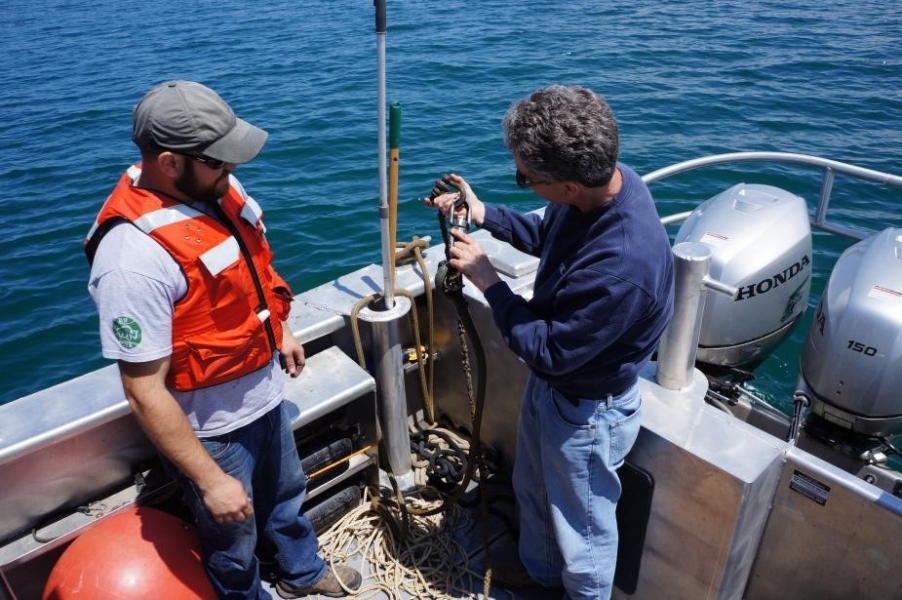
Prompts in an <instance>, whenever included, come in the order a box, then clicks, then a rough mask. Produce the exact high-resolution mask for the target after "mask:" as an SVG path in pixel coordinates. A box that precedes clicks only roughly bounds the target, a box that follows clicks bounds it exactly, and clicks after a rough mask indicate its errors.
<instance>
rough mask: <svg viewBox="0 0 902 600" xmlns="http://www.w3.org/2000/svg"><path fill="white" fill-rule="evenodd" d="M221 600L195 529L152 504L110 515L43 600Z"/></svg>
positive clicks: (54, 577)
mask: <svg viewBox="0 0 902 600" xmlns="http://www.w3.org/2000/svg"><path fill="white" fill-rule="evenodd" d="M126 598H128V599H129V600H141V599H147V600H151V599H153V600H159V599H160V598H166V599H167V600H208V599H209V600H216V592H215V591H214V590H213V586H212V585H211V584H210V580H209V579H208V578H207V574H206V572H205V571H204V567H203V565H202V564H201V560H200V542H199V541H198V539H197V533H196V532H195V530H194V527H193V526H192V525H189V524H188V523H186V522H185V521H182V520H181V519H179V518H177V517H174V516H173V515H171V514H169V513H166V512H163V511H161V510H157V509H155V508H150V507H146V506H141V507H134V508H130V509H127V510H124V511H123V512H121V513H118V514H116V515H113V516H111V517H107V518H105V519H103V520H102V521H100V522H99V523H97V524H96V525H94V526H93V527H91V528H90V529H89V530H87V531H86V532H85V533H83V534H81V535H80V536H79V537H78V538H76V540H75V541H74V542H72V544H70V545H69V547H68V548H66V550H65V552H63V554H62V556H60V559H59V560H58V561H57V563H56V565H55V566H54V567H53V570H52V571H51V572H50V577H49V579H48V580H47V585H46V586H45V587H44V594H43V596H42V599H43V600H71V599H84V600H114V599H115V600H119V599H122V600H125V599H126Z"/></svg>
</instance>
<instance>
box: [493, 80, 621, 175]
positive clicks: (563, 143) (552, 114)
mask: <svg viewBox="0 0 902 600" xmlns="http://www.w3.org/2000/svg"><path fill="white" fill-rule="evenodd" d="M502 129H503V131H504V143H505V144H506V145H507V147H508V149H509V150H510V151H511V153H512V154H513V155H514V156H515V157H517V158H518V159H519V160H520V162H521V163H522V164H523V165H524V167H526V168H528V169H529V170H530V171H531V172H532V174H533V175H535V176H536V177H538V178H540V179H545V180H548V181H576V182H578V183H581V184H583V185H585V186H588V187H598V186H603V185H607V183H608V182H609V181H610V180H611V177H612V176H613V175H614V169H615V167H616V164H617V157H618V154H619V152H620V138H619V134H618V131H617V121H616V119H614V113H613V112H612V111H611V107H610V106H608V103H607V102H605V99H604V98H603V97H602V96H600V95H599V94H596V93H595V92H593V91H592V90H590V89H587V88H584V87H580V86H565V85H551V86H548V87H544V88H540V89H538V90H536V91H534V92H533V93H531V94H530V95H529V96H527V97H526V98H524V99H522V100H520V101H518V102H515V103H514V104H513V105H512V106H511V107H510V109H508V111H507V114H506V115H504V120H503V122H502Z"/></svg>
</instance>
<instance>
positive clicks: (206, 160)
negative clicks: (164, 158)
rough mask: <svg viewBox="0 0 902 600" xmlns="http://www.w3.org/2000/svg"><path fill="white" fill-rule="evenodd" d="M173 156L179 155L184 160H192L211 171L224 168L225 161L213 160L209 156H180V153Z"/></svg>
mask: <svg viewBox="0 0 902 600" xmlns="http://www.w3.org/2000/svg"><path fill="white" fill-rule="evenodd" d="M175 154H180V155H181V156H184V157H186V158H190V159H192V160H196V161H197V162H199V163H201V164H204V165H207V166H208V167H210V168H211V169H221V168H223V167H224V166H226V164H227V163H226V161H224V160H218V159H215V158H210V157H209V156H203V155H200V154H182V153H181V152H176V153H175Z"/></svg>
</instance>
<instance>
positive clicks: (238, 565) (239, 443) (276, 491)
mask: <svg viewBox="0 0 902 600" xmlns="http://www.w3.org/2000/svg"><path fill="white" fill-rule="evenodd" d="M200 441H201V443H202V444H203V445H204V447H205V448H206V449H207V452H209V453H210V456H212V457H213V459H214V460H215V461H216V462H217V464H219V466H220V467H221V468H222V470H223V471H225V472H226V473H228V474H229V475H231V476H232V477H235V478H236V479H238V480H239V481H241V482H242V483H243V484H244V488H245V489H246V490H247V493H248V496H249V497H250V499H251V502H252V503H253V505H254V517H255V518H253V519H246V520H245V521H243V522H240V523H217V522H216V521H214V520H213V517H212V516H211V515H210V513H209V512H208V511H207V507H206V506H205V505H204V501H203V498H202V497H201V495H200V493H199V492H198V490H197V488H196V486H195V485H194V483H193V482H192V481H190V480H188V479H187V478H186V477H185V476H184V474H182V473H181V472H177V471H176V469H175V468H174V467H173V465H172V464H171V463H169V462H168V461H167V460H165V459H164V460H163V462H164V464H165V465H166V467H167V469H169V471H170V473H172V474H173V477H174V478H175V479H176V481H178V482H179V484H181V486H182V489H183V490H184V492H185V499H186V501H187V503H188V506H189V508H190V509H191V512H192V514H193V515H194V519H195V521H196V522H197V532H198V536H199V537H200V544H201V554H202V558H203V562H204V566H205V568H206V571H207V575H208V576H209V578H210V582H211V583H212V584H213V587H214V588H215V589H216V592H217V593H218V594H219V597H220V598H224V599H225V598H228V599H236V600H237V599H239V598H240V599H247V600H251V599H253V600H269V599H270V595H269V594H268V593H267V592H266V591H265V590H264V589H263V587H262V586H261V585H260V568H259V562H258V560H257V557H256V556H255V554H254V551H255V550H256V548H257V542H258V536H259V538H260V542H261V545H262V547H264V548H266V549H267V550H268V551H270V552H272V553H273V554H274V559H275V563H276V564H275V570H276V574H277V576H278V577H279V578H280V579H282V580H283V581H286V582H287V583H289V584H291V585H294V586H308V585H312V584H314V583H316V582H317V581H319V579H320V578H321V577H323V576H324V575H325V574H326V568H327V567H326V563H325V562H324V561H323V559H322V558H320V557H319V555H317V550H318V545H319V543H318V541H317V539H316V533H315V532H314V531H313V527H312V525H311V524H310V521H309V520H307V517H305V516H304V513H302V512H301V504H302V503H303V502H304V497H305V496H306V494H307V480H306V477H305V475H304V472H303V470H302V469H301V461H300V459H299V458H298V453H297V448H296V446H295V443H294V436H293V434H292V432H291V426H290V420H289V418H288V414H287V411H286V408H285V403H284V402H282V403H281V404H280V405H279V406H278V407H276V408H274V409H273V410H271V411H269V412H268V413H266V414H265V415H263V416H262V417H260V418H259V419H257V420H256V421H253V422H252V423H249V424H247V425H245V426H244V427H241V428H240V429H236V430H235V431H232V432H230V433H226V434H223V435H220V436H215V437H212V438H205V439H201V440H200Z"/></svg>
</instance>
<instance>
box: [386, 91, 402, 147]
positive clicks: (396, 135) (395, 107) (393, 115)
mask: <svg viewBox="0 0 902 600" xmlns="http://www.w3.org/2000/svg"><path fill="white" fill-rule="evenodd" d="M400 146H401V103H400V102H397V101H395V102H392V103H391V107H390V110H389V117H388V147H389V148H395V149H397V148H399V147H400Z"/></svg>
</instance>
